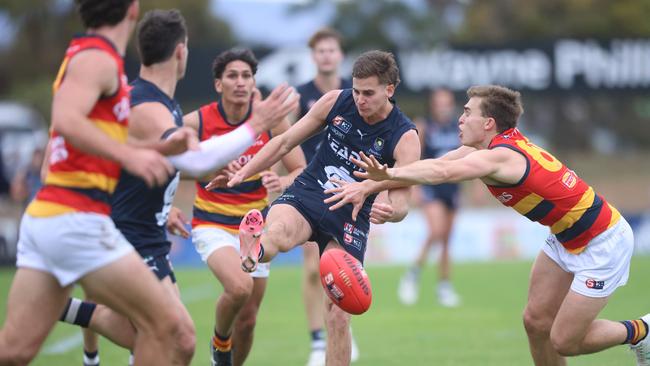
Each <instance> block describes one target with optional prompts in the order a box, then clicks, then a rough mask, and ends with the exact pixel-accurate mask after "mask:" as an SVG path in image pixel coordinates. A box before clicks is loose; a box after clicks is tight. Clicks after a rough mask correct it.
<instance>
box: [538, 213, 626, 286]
mask: <svg viewBox="0 0 650 366" xmlns="http://www.w3.org/2000/svg"><path fill="white" fill-rule="evenodd" d="M543 251H544V253H546V255H548V256H549V258H551V259H552V260H553V261H554V262H555V263H557V264H558V265H559V266H560V267H561V268H562V269H563V270H565V271H566V272H570V273H573V274H574V278H573V282H572V283H571V290H573V291H574V292H577V293H579V294H581V295H584V296H588V297H606V296H610V295H611V294H612V293H613V292H614V290H616V288H618V287H619V286H623V285H625V284H626V283H627V279H628V277H629V274H630V259H631V258H632V252H633V251H634V234H633V233H632V229H631V228H630V225H629V224H628V223H627V221H625V219H624V218H623V217H621V219H620V220H619V221H618V223H616V224H615V225H614V226H612V227H610V228H609V229H607V230H605V231H603V232H602V233H600V234H599V235H598V236H596V237H595V238H593V239H592V240H591V241H590V242H589V244H588V245H587V248H586V249H585V250H584V251H582V253H580V254H571V253H569V252H568V251H567V250H566V249H564V247H563V246H562V244H561V243H560V242H559V241H558V240H557V238H556V237H555V235H552V234H551V235H549V237H548V239H546V245H544V248H543Z"/></svg>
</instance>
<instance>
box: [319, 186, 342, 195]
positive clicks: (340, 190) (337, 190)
mask: <svg viewBox="0 0 650 366" xmlns="http://www.w3.org/2000/svg"><path fill="white" fill-rule="evenodd" d="M343 189H344V188H343V187H334V188H328V189H326V190H324V191H323V193H325V194H333V193H340V192H343Z"/></svg>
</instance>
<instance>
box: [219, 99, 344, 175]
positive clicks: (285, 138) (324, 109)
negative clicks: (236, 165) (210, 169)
mask: <svg viewBox="0 0 650 366" xmlns="http://www.w3.org/2000/svg"><path fill="white" fill-rule="evenodd" d="M340 93H341V91H340V90H333V91H331V92H328V93H327V94H325V95H324V96H322V97H321V98H320V99H319V100H318V101H317V102H316V103H315V104H314V106H313V107H312V108H311V109H310V110H309V112H307V114H306V115H305V116H304V117H302V118H301V119H300V120H299V121H298V122H296V123H295V124H294V125H293V126H291V128H289V129H288V130H287V132H285V133H283V134H281V135H280V136H277V137H274V138H272V139H271V141H269V142H268V143H267V144H266V145H264V147H263V148H262V149H261V150H260V151H259V152H258V153H257V154H255V157H253V159H251V161H249V162H248V163H247V164H246V165H245V166H244V167H243V168H242V169H241V170H239V171H238V172H237V173H236V174H235V175H234V176H233V177H232V179H230V181H229V182H228V187H234V186H236V185H238V184H239V183H241V182H243V181H244V180H246V179H247V178H249V177H251V176H253V175H255V174H257V173H259V172H261V171H263V170H266V169H268V168H270V167H271V166H273V164H275V163H276V162H277V161H278V160H280V158H282V157H283V156H284V155H286V154H287V153H289V151H291V150H292V149H293V148H294V147H296V145H298V144H300V143H301V142H303V141H305V140H306V139H307V138H308V137H310V136H312V135H314V134H315V133H316V132H318V131H320V130H321V129H322V127H323V125H325V122H326V121H325V120H326V118H327V114H328V113H329V111H330V110H331V109H332V106H333V105H334V103H335V102H336V99H337V98H338V96H339V94H340Z"/></svg>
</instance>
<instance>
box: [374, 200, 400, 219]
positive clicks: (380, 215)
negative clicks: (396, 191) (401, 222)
mask: <svg viewBox="0 0 650 366" xmlns="http://www.w3.org/2000/svg"><path fill="white" fill-rule="evenodd" d="M394 215H395V209H394V208H393V206H392V205H391V204H389V203H383V202H377V201H375V202H374V203H373V204H372V208H371V209H370V222H371V223H373V224H377V225H379V224H385V223H387V222H393V221H395V217H394Z"/></svg>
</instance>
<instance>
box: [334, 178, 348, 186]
mask: <svg viewBox="0 0 650 366" xmlns="http://www.w3.org/2000/svg"><path fill="white" fill-rule="evenodd" d="M330 182H332V183H334V184H336V185H338V186H339V187H343V186H346V185H348V184H350V182H346V181H344V180H341V179H338V178H330Z"/></svg>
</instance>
